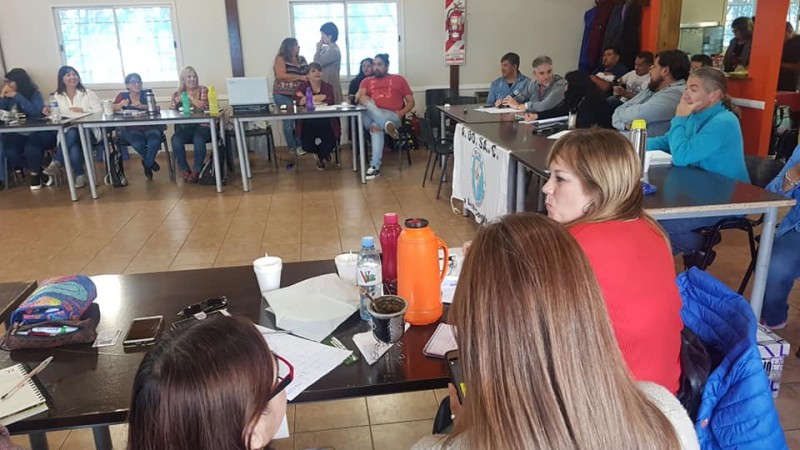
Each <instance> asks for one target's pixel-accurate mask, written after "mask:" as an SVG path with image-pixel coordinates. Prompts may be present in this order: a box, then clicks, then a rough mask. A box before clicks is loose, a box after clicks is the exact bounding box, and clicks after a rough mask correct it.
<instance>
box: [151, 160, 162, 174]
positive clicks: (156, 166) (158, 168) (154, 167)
mask: <svg viewBox="0 0 800 450" xmlns="http://www.w3.org/2000/svg"><path fill="white" fill-rule="evenodd" d="M150 168H151V169H153V172H158V171H159V170H161V166H159V165H158V163H157V162H156V161H153V165H152V166H150Z"/></svg>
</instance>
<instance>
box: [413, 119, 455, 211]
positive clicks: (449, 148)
mask: <svg viewBox="0 0 800 450" xmlns="http://www.w3.org/2000/svg"><path fill="white" fill-rule="evenodd" d="M419 134H420V139H421V140H422V141H423V142H424V143H425V146H426V147H428V152H429V153H428V163H427V164H426V165H425V174H424V175H423V176H422V187H425V182H426V181H427V179H428V171H430V173H431V181H433V172H434V170H435V169H436V167H435V166H436V163H435V161H434V158H433V157H434V155H435V156H437V158H436V159H442V160H444V161H443V163H442V176H441V177H440V178H439V189H437V190H436V199H437V200H438V199H439V197H440V196H441V193H442V184H443V183H444V180H445V176H446V175H447V161H448V160H449V159H450V155H452V154H453V142H452V141H446V140H441V139H436V138H435V137H434V135H433V129H432V128H431V123H430V122H429V121H428V119H420V120H419ZM431 163H433V166H434V167H431Z"/></svg>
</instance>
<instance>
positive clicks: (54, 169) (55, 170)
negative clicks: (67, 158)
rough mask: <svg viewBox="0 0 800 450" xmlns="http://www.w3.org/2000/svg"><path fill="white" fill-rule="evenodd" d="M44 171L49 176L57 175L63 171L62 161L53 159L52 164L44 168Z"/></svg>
mask: <svg viewBox="0 0 800 450" xmlns="http://www.w3.org/2000/svg"><path fill="white" fill-rule="evenodd" d="M42 173H43V174H45V175H47V176H49V177H57V176H58V175H59V174H60V173H61V163H60V162H58V161H56V160H53V161H51V162H50V165H49V166H47V168H45V169H44V170H42Z"/></svg>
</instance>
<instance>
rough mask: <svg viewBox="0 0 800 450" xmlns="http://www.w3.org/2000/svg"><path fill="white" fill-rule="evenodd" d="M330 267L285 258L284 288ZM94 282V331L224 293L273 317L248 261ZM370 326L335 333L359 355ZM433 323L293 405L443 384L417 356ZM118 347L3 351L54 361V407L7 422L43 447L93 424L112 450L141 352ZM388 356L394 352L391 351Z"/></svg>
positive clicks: (431, 362) (25, 359)
mask: <svg viewBox="0 0 800 450" xmlns="http://www.w3.org/2000/svg"><path fill="white" fill-rule="evenodd" d="M332 272H335V266H334V263H333V261H332V260H331V261H317V262H302V263H287V264H284V266H283V272H282V274H281V285H282V286H288V285H290V284H294V283H296V282H298V281H301V280H304V279H306V278H309V277H313V276H317V275H322V274H326V273H332ZM92 280H93V281H94V282H95V284H96V285H97V293H98V296H97V300H96V303H97V304H98V305H99V306H100V312H101V319H100V323H99V325H98V332H101V331H104V330H121V332H122V334H123V335H124V333H125V331H126V330H127V328H128V326H129V325H130V322H131V320H133V319H134V318H136V317H142V316H149V315H163V316H164V318H165V323H164V325H165V329H168V326H169V324H170V323H171V322H172V321H174V320H175V319H176V314H177V313H178V311H180V310H181V309H183V308H184V307H185V306H188V305H190V304H192V303H196V302H199V301H202V300H204V299H206V298H208V297H211V296H216V295H225V296H227V297H228V300H229V302H230V307H229V309H228V310H229V312H230V313H231V314H234V315H242V316H245V317H248V318H250V319H251V320H253V321H255V322H258V323H261V324H263V325H266V326H273V324H274V319H273V317H272V315H271V314H269V313H266V312H265V311H264V308H265V307H266V302H265V301H264V300H263V299H262V298H261V295H260V292H259V290H258V284H257V282H256V278H255V275H254V273H253V269H252V267H251V266H243V267H230V268H219V269H201V270H190V271H179V272H162V273H150V274H137V275H102V276H97V277H92ZM368 330H369V326H368V325H367V323H365V322H362V321H361V320H360V319H359V317H358V314H354V315H353V316H351V317H350V319H348V320H347V321H346V322H345V323H343V324H342V325H341V326H340V327H339V328H338V329H337V330H336V331H335V332H334V335H335V336H337V337H338V338H339V339H340V340H341V341H342V342H343V343H344V344H345V346H347V347H348V348H350V349H351V350H353V351H355V352H358V349H357V348H356V346H355V344H353V342H352V335H353V334H355V333H358V332H362V331H368ZM434 330H435V325H428V326H424V327H417V326H414V327H411V328H410V329H409V330H408V331H407V332H406V335H405V336H404V337H403V340H402V342H403V344H404V352H405V355H406V357H405V359H404V360H403V361H400V360H399V358H391V357H388V358H387V357H386V356H384V358H382V359H381V360H379V361H378V362H377V363H375V364H374V365H373V366H369V365H367V364H366V363H365V362H364V358H363V357H362V358H361V359H360V360H359V361H358V362H357V363H356V364H353V365H351V366H345V365H340V366H339V367H337V368H336V369H334V370H333V371H332V372H330V373H329V374H327V375H326V376H325V377H323V378H322V379H320V380H319V381H318V382H317V383H315V384H314V385H313V386H311V387H310V388H309V389H307V390H306V391H304V392H303V393H302V394H300V395H299V396H298V397H297V398H296V399H295V402H307V401H317V400H328V399H336V398H346V397H358V396H364V395H376V394H387V393H397V392H406V391H414V390H422V389H437V388H442V387H445V386H447V381H448V380H449V373H448V371H447V367H446V364H445V363H444V362H443V360H440V359H435V358H429V357H426V356H424V355H423V354H422V348H423V347H424V345H425V343H426V342H427V341H428V339H429V338H430V336H431V335H432V334H433V331H434ZM123 337H124V336H120V339H119V341H118V343H117V345H116V346H113V347H104V348H100V349H96V348H92V347H91V345H90V344H87V345H82V346H75V347H72V348H69V349H67V348H59V349H54V350H19V351H14V352H11V353H3V354H0V367H6V366H10V365H13V364H15V363H28V364H34V365H35V364H36V363H38V362H40V361H41V360H42V359H44V358H45V357H47V356H50V355H54V356H55V359H54V360H53V362H52V363H51V364H50V366H49V367H48V368H47V370H45V371H44V372H43V373H42V374H41V375H39V379H40V381H41V382H42V383H43V384H44V386H45V387H46V389H47V390H48V392H49V393H50V394H51V396H52V398H53V407H52V408H51V409H50V410H49V411H47V412H45V413H42V414H39V415H36V416H33V417H30V418H28V419H25V420H23V421H21V422H17V423H15V424H13V425H11V426H10V427H9V429H10V430H11V432H12V433H13V434H22V433H28V434H30V437H31V444H32V447H33V448H34V449H35V450H40V449H47V439H46V436H45V432H46V431H52V430H58V429H68V428H77V427H87V426H91V427H92V429H93V430H92V431H93V434H94V439H95V446H96V448H97V449H99V450H110V449H111V436H110V432H109V429H108V425H109V424H114V423H121V422H125V421H126V420H127V415H128V407H129V403H130V393H131V389H132V387H133V379H134V376H135V374H136V371H137V369H138V367H139V363H140V362H141V360H142V358H143V356H144V353H142V352H133V353H129V352H125V351H124V350H123V347H122V338H123ZM389 355H391V352H390V353H389Z"/></svg>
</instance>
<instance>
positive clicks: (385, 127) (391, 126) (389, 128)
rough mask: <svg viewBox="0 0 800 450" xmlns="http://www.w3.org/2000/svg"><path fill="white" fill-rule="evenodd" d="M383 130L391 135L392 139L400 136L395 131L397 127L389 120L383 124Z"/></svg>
mask: <svg viewBox="0 0 800 450" xmlns="http://www.w3.org/2000/svg"><path fill="white" fill-rule="evenodd" d="M383 131H385V132H386V134H388V135H389V136H391V137H392V139H397V138H399V137H400V132H398V131H397V127H396V126H395V125H394V122H392V121H391V120H387V121H386V123H385V124H384V125H383Z"/></svg>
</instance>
